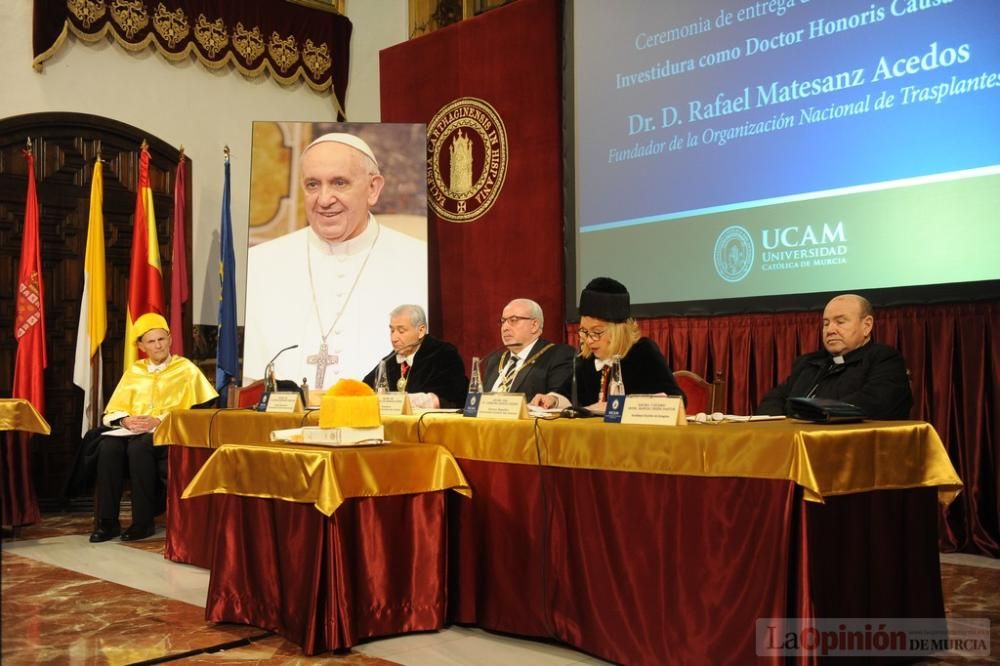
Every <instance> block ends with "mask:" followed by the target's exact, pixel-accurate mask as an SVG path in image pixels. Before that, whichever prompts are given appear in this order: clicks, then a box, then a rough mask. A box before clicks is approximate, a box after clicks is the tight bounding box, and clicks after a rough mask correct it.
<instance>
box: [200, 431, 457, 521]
mask: <svg viewBox="0 0 1000 666" xmlns="http://www.w3.org/2000/svg"><path fill="white" fill-rule="evenodd" d="M449 489H451V490H455V491H456V492H459V493H461V494H463V495H466V496H470V495H471V494H472V492H471V490H469V483H468V481H466V480H465V476H464V475H463V474H462V470H461V469H460V468H459V466H458V463H457V462H456V461H455V458H454V457H453V456H452V455H451V453H449V452H448V450H447V449H445V448H444V447H441V446H437V445H435V444H388V445H383V446H370V447H339V448H332V447H323V446H311V445H308V444H287V443H280V444H278V443H276V444H270V445H264V444H256V445H255V444H249V445H248V444H223V445H222V446H220V447H219V448H218V449H217V450H216V451H215V453H213V454H212V457H210V458H209V459H208V461H207V462H206V463H205V465H204V466H203V467H202V468H201V470H200V471H199V472H198V474H196V475H195V477H194V478H193V479H192V480H191V483H189V484H188V487H187V488H186V489H185V490H184V494H183V495H182V497H185V498H186V497H196V496H198V495H210V494H212V493H223V494H231V495H243V496H247V497H265V498H271V499H280V500H286V501H289V502H307V503H311V504H313V505H315V506H316V508H317V509H319V511H321V512H322V513H323V514H324V515H327V516H330V515H333V512H334V511H336V510H337V507H339V506H340V505H341V504H342V503H343V502H344V500H345V499H347V498H349V497H381V496H387V495H410V494H415V493H424V492H433V491H438V490H449Z"/></svg>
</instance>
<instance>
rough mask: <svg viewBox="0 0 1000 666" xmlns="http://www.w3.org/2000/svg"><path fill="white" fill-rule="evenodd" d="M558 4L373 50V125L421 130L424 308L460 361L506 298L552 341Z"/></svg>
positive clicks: (493, 342) (490, 339) (486, 342)
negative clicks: (376, 103) (376, 99)
mask: <svg viewBox="0 0 1000 666" xmlns="http://www.w3.org/2000/svg"><path fill="white" fill-rule="evenodd" d="M561 43H562V38H561V27H560V12H559V3H558V2H556V1H555V0H519V2H515V3H511V4H509V5H506V6H504V7H501V8H499V9H496V10H493V11H490V12H488V13H486V14H483V15H482V16H479V17H476V18H472V19H468V20H465V21H462V22H461V23H458V24H456V25H453V26H450V27H448V28H444V29H442V30H438V31H436V32H433V33H431V34H429V35H425V36H423V37H419V38H417V39H413V40H410V41H408V42H405V43H403V44H400V45H398V46H394V47H392V48H390V49H386V50H384V51H382V52H381V57H380V65H381V72H380V76H381V97H382V121H383V122H406V123H426V124H427V150H428V169H427V186H428V205H429V207H430V216H429V217H430V223H429V227H428V241H429V247H428V251H429V252H430V257H429V260H428V270H429V271H430V276H429V291H430V294H429V306H430V313H429V314H430V318H431V321H432V330H434V331H435V335H440V337H442V338H444V339H447V340H448V341H450V342H453V343H454V344H456V345H457V346H458V348H459V350H460V351H461V353H462V355H463V357H465V358H469V357H470V356H483V355H485V354H486V353H488V352H489V351H491V350H493V349H496V348H498V347H500V346H501V341H500V331H499V326H498V325H497V318H498V317H499V316H500V312H501V310H502V309H503V307H504V305H506V304H507V302H508V301H510V300H512V299H514V298H530V299H533V300H535V301H538V303H539V304H541V306H542V308H543V310H544V311H545V314H546V321H545V334H546V337H548V338H549V339H552V340H562V339H563V330H562V327H561V326H560V324H561V322H562V319H563V302H564V301H563V293H564V292H563V290H564V285H563V279H564V278H563V266H564V262H563V221H562V214H563V207H562V139H561V134H560V132H561V123H562V111H561V109H562V107H561V98H562V84H561V65H560V57H561V55H560V54H561V47H560V44H561Z"/></svg>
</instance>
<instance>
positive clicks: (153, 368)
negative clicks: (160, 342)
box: [146, 355, 171, 373]
mask: <svg viewBox="0 0 1000 666" xmlns="http://www.w3.org/2000/svg"><path fill="white" fill-rule="evenodd" d="M170 359H171V357H170V355H167V358H166V359H165V360H164V361H163V363H153V362H152V361H151V360H150V359H148V358H147V359H146V370H148V371H149V372H151V373H153V372H163V371H164V370H166V369H167V366H168V365H170Z"/></svg>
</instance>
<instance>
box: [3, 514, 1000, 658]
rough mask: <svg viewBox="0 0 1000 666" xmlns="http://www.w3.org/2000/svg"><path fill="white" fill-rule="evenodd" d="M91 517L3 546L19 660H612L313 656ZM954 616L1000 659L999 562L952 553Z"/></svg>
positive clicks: (476, 643)
mask: <svg viewBox="0 0 1000 666" xmlns="http://www.w3.org/2000/svg"><path fill="white" fill-rule="evenodd" d="M89 532H90V518H89V516H84V515H79V514H76V515H71V514H60V515H52V516H46V517H44V519H43V521H42V522H41V523H40V524H38V525H33V526H31V527H27V528H23V529H22V530H20V533H19V534H18V535H17V536H16V538H5V539H4V542H3V554H2V566H3V583H2V602H3V610H2V618H0V619H2V625H3V626H2V646H0V648H2V651H0V661H2V662H3V664H4V666H7V665H8V664H39V663H46V664H132V663H137V662H145V661H150V660H157V661H171V662H173V661H176V662H182V663H184V664H202V663H212V664H218V663H229V664H310V663H321V662H322V663H337V664H360V665H365V666H371V665H391V664H408V665H413V666H424V665H427V666H431V665H433V666H448V665H466V664H475V665H476V666H480V665H484V666H490V665H497V666H500V665H506V664H516V665H517V666H536V665H537V666H559V665H566V664H602V663H605V662H602V661H600V660H597V659H594V658H592V657H588V656H587V655H585V654H582V653H580V652H576V651H574V650H571V649H568V648H565V647H561V646H558V645H552V644H548V643H541V642H536V641H526V640H519V639H515V638H511V637H509V636H499V635H496V634H491V633H489V632H485V631H481V630H478V629H469V628H463V627H451V628H449V629H446V630H443V631H439V632H430V633H423V634H415V635H409V636H400V637H395V638H388V639H383V640H377V641H372V642H369V643H365V644H363V645H360V646H357V647H356V648H355V650H353V651H351V652H349V653H346V654H326V655H322V656H319V657H313V658H309V657H304V656H303V655H302V652H301V650H299V648H298V647H297V646H296V645H294V644H292V643H290V642H288V641H286V640H284V639H282V638H281V637H280V636H277V635H274V634H272V633H270V632H267V631H264V630H261V629H257V628H255V627H248V626H243V625H232V624H214V623H210V622H206V621H205V618H204V602H205V597H206V593H207V588H208V572H207V571H205V570H203V569H199V568H197V567H192V566H188V565H184V564H176V563H173V562H169V561H167V560H165V559H163V556H162V554H161V551H162V548H163V527H162V525H160V526H159V530H158V531H157V534H156V536H154V537H153V538H151V539H147V540H145V541H139V542H134V543H129V544H126V543H123V542H121V541H119V540H117V539H115V540H112V541H109V542H106V543H102V544H91V543H89V542H88V540H87V535H88V534H89ZM941 559H942V573H943V579H942V580H943V586H944V592H945V603H946V606H947V609H948V613H949V614H950V615H958V616H963V617H988V618H989V619H990V620H991V623H992V625H993V627H994V630H993V632H992V636H993V651H992V653H993V655H995V656H996V657H998V658H994V659H992V660H977V661H971V660H962V661H958V662H956V663H962V664H973V663H1000V631H998V629H1000V561H997V560H990V559H987V558H981V557H972V556H968V555H943V556H942V558H941Z"/></svg>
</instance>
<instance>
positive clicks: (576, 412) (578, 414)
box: [559, 354, 594, 419]
mask: <svg viewBox="0 0 1000 666" xmlns="http://www.w3.org/2000/svg"><path fill="white" fill-rule="evenodd" d="M579 356H580V355H579V354H573V378H572V379H571V380H570V381H571V382H572V383H571V388H570V403H571V404H570V406H569V407H566V408H565V409H563V410H562V411H561V412H559V415H560V416H561V417H563V418H564V419H583V418H588V417H591V416H594V414H591V413H590V412H589V411H588V410H587V409H585V408H583V407H581V406H580V397H579V395H578V394H577V388H576V359H577V358H578V357H579Z"/></svg>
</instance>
